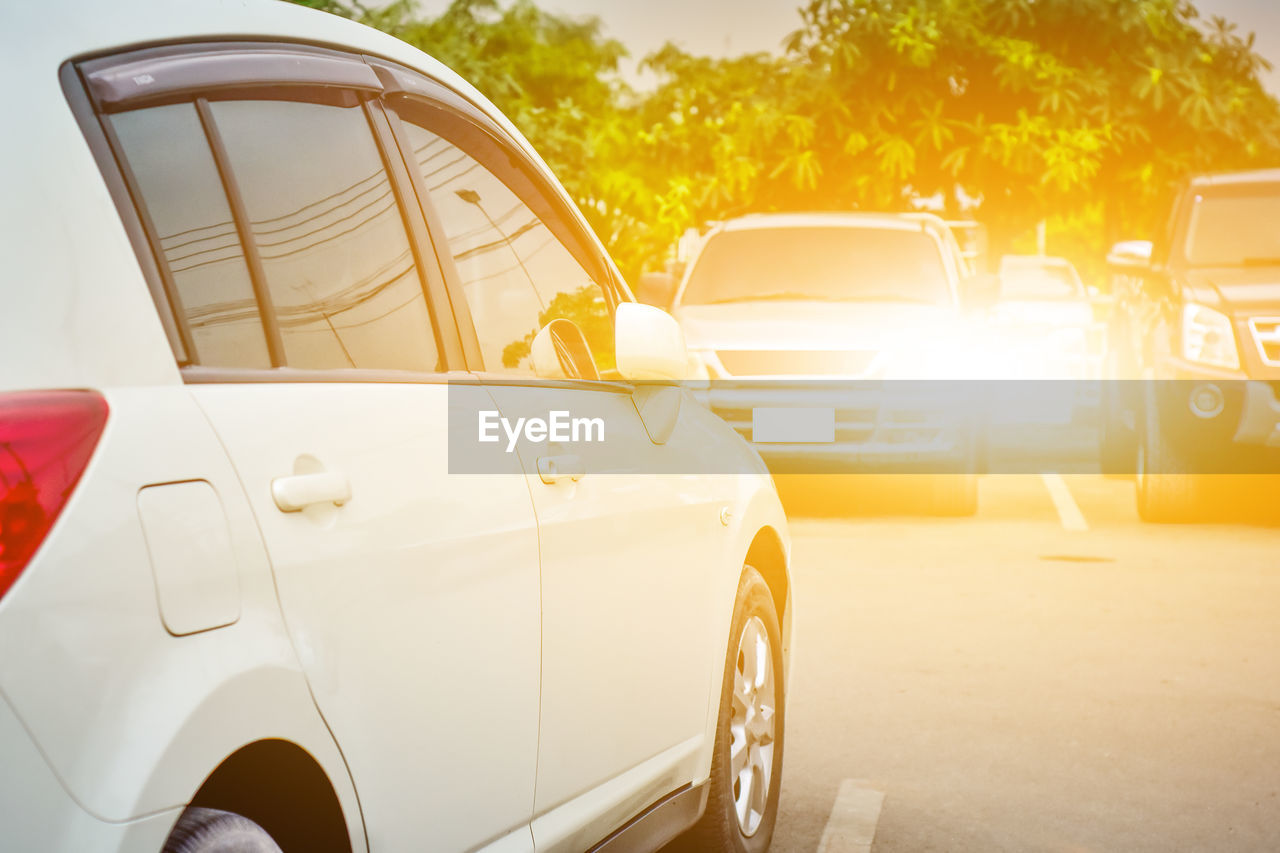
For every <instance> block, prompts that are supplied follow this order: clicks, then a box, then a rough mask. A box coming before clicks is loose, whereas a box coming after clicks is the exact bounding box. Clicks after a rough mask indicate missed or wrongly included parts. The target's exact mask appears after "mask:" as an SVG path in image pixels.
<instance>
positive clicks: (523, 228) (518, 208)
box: [405, 124, 614, 373]
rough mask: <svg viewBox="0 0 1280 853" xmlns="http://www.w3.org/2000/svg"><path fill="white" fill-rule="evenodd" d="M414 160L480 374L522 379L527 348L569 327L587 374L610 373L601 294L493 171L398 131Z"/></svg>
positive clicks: (421, 133) (425, 135)
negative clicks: (555, 323)
mask: <svg viewBox="0 0 1280 853" xmlns="http://www.w3.org/2000/svg"><path fill="white" fill-rule="evenodd" d="M405 127H406V131H407V135H408V139H409V143H410V146H411V148H412V150H413V155H412V156H413V159H414V161H416V163H417V166H418V168H419V170H420V173H421V175H422V180H423V183H424V184H425V187H426V190H427V193H428V195H429V196H430V198H431V202H432V204H433V205H434V207H435V208H436V211H437V212H438V213H439V215H440V218H441V220H442V221H443V225H444V230H445V234H444V237H445V240H446V241H447V243H448V250H449V253H450V254H451V255H452V256H453V260H454V264H455V265H456V266H457V269H458V275H459V276H460V278H461V279H462V285H463V291H464V293H465V294H466V299H467V306H468V308H470V310H471V319H472V322H473V323H474V325H475V330H476V337H477V338H478V339H479V342H480V350H481V353H482V355H483V357H484V366H485V368H486V369H487V370H491V371H497V372H507V373H531V372H532V370H533V368H532V365H531V364H530V360H529V347H530V344H531V343H532V341H533V337H534V335H536V334H537V332H538V330H539V329H541V328H542V327H543V326H544V325H546V324H547V323H548V322H550V321H551V320H553V319H557V318H563V319H567V320H571V321H572V322H573V323H575V324H576V325H577V326H578V328H579V329H581V330H582V333H583V335H585V336H586V339H587V342H588V344H589V345H590V346H591V352H592V355H593V356H594V358H595V361H596V366H597V368H599V369H600V370H602V371H604V370H611V369H612V368H613V367H614V360H613V321H612V318H611V317H610V315H609V306H608V302H607V301H606V299H605V295H604V291H603V290H602V289H601V287H600V285H599V284H597V283H596V282H595V281H593V280H592V278H591V276H590V275H589V274H588V273H587V272H586V271H585V270H584V269H583V268H582V266H581V265H580V264H579V263H578V262H577V260H575V259H574V257H573V255H572V254H571V253H570V252H569V250H568V249H566V248H565V247H564V245H563V244H562V243H561V242H560V241H559V240H558V239H557V238H556V236H555V235H554V234H553V233H552V232H551V230H550V229H548V227H547V225H546V223H544V222H543V221H542V220H541V219H540V218H539V217H538V216H537V214H535V213H534V212H533V210H531V209H530V208H529V206H528V205H527V204H525V202H524V201H522V200H521V199H520V198H519V197H517V195H516V194H515V193H514V192H512V190H511V189H510V188H509V187H507V186H506V185H505V184H504V183H503V182H502V181H501V180H500V179H499V178H498V177H497V176H496V175H495V174H494V173H493V172H491V171H489V169H487V168H486V167H485V166H484V165H482V164H481V163H480V162H479V161H477V160H476V158H474V157H472V156H471V155H470V154H468V153H467V152H465V151H463V150H461V149H460V148H458V147H457V146H456V145H454V144H452V143H451V142H449V141H447V140H445V139H444V138H442V137H440V136H437V135H436V134H434V133H432V132H430V131H428V130H425V129H423V128H422V127H419V126H417V125H413V124H406V125H405Z"/></svg>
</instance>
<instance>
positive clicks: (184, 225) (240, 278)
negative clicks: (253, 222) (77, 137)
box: [111, 104, 271, 367]
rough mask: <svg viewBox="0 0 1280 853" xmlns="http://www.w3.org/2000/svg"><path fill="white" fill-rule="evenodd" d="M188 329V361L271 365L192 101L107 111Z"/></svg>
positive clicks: (228, 212)
mask: <svg viewBox="0 0 1280 853" xmlns="http://www.w3.org/2000/svg"><path fill="white" fill-rule="evenodd" d="M111 124H112V127H113V129H114V130H115V133H116V136H117V138H118V139H119V140H120V146H121V148H123V153H124V155H125V159H126V160H127V161H128V163H129V166H130V169H131V170H132V172H133V174H134V178H135V180H136V181H137V184H138V188H139V189H140V190H141V193H142V198H143V201H144V203H145V205H146V209H147V214H148V215H149V216H150V218H151V222H152V225H153V227H154V228H155V231H156V234H157V236H158V237H159V243H160V246H159V248H160V253H161V256H162V257H161V263H164V264H166V265H167V266H168V268H169V272H170V274H171V275H172V277H173V282H174V285H175V287H176V289H177V295H178V299H179V301H180V302H181V303H182V304H181V306H174V309H175V310H176V311H181V313H182V314H184V315H185V317H186V321H187V325H188V326H189V327H190V329H191V337H192V341H193V343H194V345H195V350H196V351H195V353H192V354H190V356H191V358H192V359H193V360H196V361H199V362H200V363H201V364H208V365H213V366H217V367H270V366H271V360H270V358H269V356H268V354H267V343H266V337H265V336H264V334H263V331H262V321H261V319H260V317H259V314H258V305H257V302H256V301H255V300H254V296H253V286H252V284H251V283H250V278H249V268H248V266H247V265H246V264H245V260H244V253H243V252H242V250H241V246H240V240H239V237H238V236H237V234H236V228H235V224H234V223H233V222H232V219H231V210H230V208H229V207H228V205H227V199H226V195H225V193H224V192H223V189H222V182H221V180H220V178H219V177H218V169H217V166H216V165H215V163H214V160H213V154H212V152H211V151H210V150H209V145H208V141H207V140H206V138H205V135H204V130H203V128H202V127H201V125H200V118H199V116H198V115H197V114H196V109H195V107H194V106H193V105H192V104H173V105H170V106H163V107H154V108H151V109H144V110H135V111H133V112H127V113H121V114H119V115H116V116H112V117H111Z"/></svg>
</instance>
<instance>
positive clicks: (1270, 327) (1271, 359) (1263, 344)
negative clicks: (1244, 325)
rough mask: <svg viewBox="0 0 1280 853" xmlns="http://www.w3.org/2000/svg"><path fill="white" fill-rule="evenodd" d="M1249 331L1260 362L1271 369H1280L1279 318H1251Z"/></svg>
mask: <svg viewBox="0 0 1280 853" xmlns="http://www.w3.org/2000/svg"><path fill="white" fill-rule="evenodd" d="M1249 331H1251V332H1252V333H1253V342H1254V343H1255V344H1257V345H1258V354H1259V355H1260V356H1262V361H1263V363H1264V364H1267V365H1269V366H1271V367H1280V317H1253V318H1252V319H1250V320H1249Z"/></svg>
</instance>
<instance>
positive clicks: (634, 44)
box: [418, 0, 1280, 95]
mask: <svg viewBox="0 0 1280 853" xmlns="http://www.w3.org/2000/svg"><path fill="white" fill-rule="evenodd" d="M535 2H537V3H538V5H539V6H540V7H542V8H544V9H546V10H548V11H551V12H561V13H566V14H570V15H595V16H597V17H599V18H600V20H601V21H603V22H604V26H605V31H606V33H607V35H609V36H611V37H613V38H616V39H618V40H619V41H621V42H622V43H623V44H624V45H626V47H627V49H628V50H629V51H630V52H631V55H632V62H633V63H634V62H635V61H637V60H639V59H640V58H642V57H643V56H644V55H645V54H646V53H649V52H650V51H653V50H656V49H658V48H659V47H661V46H662V45H663V44H664V43H665V42H667V41H675V42H677V43H678V44H680V45H681V46H683V47H684V48H685V49H686V50H688V51H690V52H692V53H696V54H710V55H713V56H730V55H735V54H741V53H750V52H754V51H776V50H780V49H781V48H780V46H781V42H782V40H783V39H784V38H785V37H786V36H787V35H788V34H790V33H791V32H792V31H794V30H796V29H798V28H799V26H800V16H799V14H798V13H797V12H796V9H797V8H798V7H799V6H800V0H535ZM1195 2H1196V7H1197V8H1198V9H1199V10H1200V13H1201V16H1202V17H1204V18H1206V19H1207V18H1209V17H1210V16H1213V15H1221V16H1222V17H1224V18H1227V19H1228V20H1232V21H1235V22H1236V23H1237V24H1238V25H1239V29H1240V32H1242V33H1248V32H1254V33H1257V43H1256V47H1257V50H1258V52H1259V53H1260V54H1261V55H1262V56H1263V57H1264V58H1266V59H1267V60H1269V61H1270V62H1271V63H1272V64H1273V65H1274V66H1277V67H1276V68H1273V69H1272V70H1271V71H1270V72H1269V73H1268V74H1267V75H1266V77H1265V79H1264V82H1265V83H1266V85H1267V87H1268V88H1269V89H1270V90H1271V92H1273V93H1275V94H1277V95H1280V0H1195ZM418 3H419V6H420V8H421V9H422V10H423V11H424V12H426V13H428V14H437V13H439V12H440V11H443V10H444V9H445V8H446V7H447V6H448V5H449V2H448V0H418ZM627 76H628V77H631V76H632V75H631V74H630V73H628V75H627ZM633 79H634V78H633Z"/></svg>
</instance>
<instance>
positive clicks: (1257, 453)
mask: <svg viewBox="0 0 1280 853" xmlns="http://www.w3.org/2000/svg"><path fill="white" fill-rule="evenodd" d="M1277 218H1280V169H1277V170H1270V171H1255V172H1239V173H1230V174H1217V175H1202V176H1199V177H1196V178H1194V179H1192V180H1190V181H1189V182H1188V183H1187V184H1186V185H1185V186H1184V187H1183V188H1182V189H1181V191H1180V192H1179V193H1178V195H1177V198H1176V200H1175V202H1174V205H1173V209H1172V211H1171V213H1170V215H1169V217H1168V225H1167V226H1166V228H1165V230H1164V232H1163V233H1162V234H1161V235H1160V236H1159V239H1157V240H1155V241H1154V242H1150V241H1126V242H1125V243H1121V244H1118V245H1116V246H1115V247H1114V248H1113V249H1112V251H1111V253H1110V256H1109V258H1108V261H1109V264H1110V266H1111V268H1112V270H1113V271H1114V273H1115V278H1114V285H1113V287H1114V290H1115V295H1116V302H1115V307H1114V309H1113V316H1112V320H1111V324H1110V326H1109V329H1108V356H1107V363H1106V370H1105V375H1106V376H1107V377H1108V378H1111V379H1114V380H1126V379H1127V380H1144V381H1141V382H1139V381H1128V382H1126V381H1114V382H1109V383H1107V385H1108V387H1107V393H1106V394H1105V395H1104V402H1105V403H1106V407H1105V418H1104V428H1103V433H1102V462H1103V466H1104V468H1105V469H1107V470H1111V471H1117V472H1120V471H1126V470H1127V471H1130V472H1136V482H1137V502H1138V511H1139V513H1140V514H1141V515H1142V517H1143V518H1144V519H1146V520H1148V521H1162V522H1168V521H1188V520H1192V519H1195V518H1196V517H1198V516H1199V515H1200V513H1201V511H1202V510H1203V509H1204V499H1205V494H1204V489H1205V487H1206V485H1208V484H1209V483H1210V482H1211V480H1210V479H1207V478H1206V476H1205V475H1210V474H1217V473H1252V472H1264V471H1275V470H1277V467H1276V465H1277V461H1278V459H1280V450H1277V447H1280V399H1278V394H1280V230H1277V229H1276V227H1275V222H1276V220H1277Z"/></svg>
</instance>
